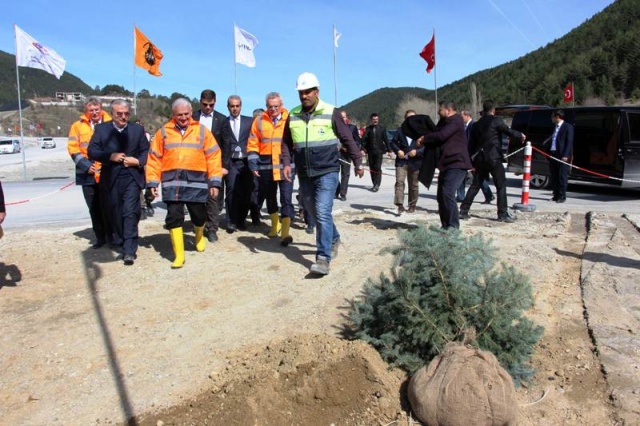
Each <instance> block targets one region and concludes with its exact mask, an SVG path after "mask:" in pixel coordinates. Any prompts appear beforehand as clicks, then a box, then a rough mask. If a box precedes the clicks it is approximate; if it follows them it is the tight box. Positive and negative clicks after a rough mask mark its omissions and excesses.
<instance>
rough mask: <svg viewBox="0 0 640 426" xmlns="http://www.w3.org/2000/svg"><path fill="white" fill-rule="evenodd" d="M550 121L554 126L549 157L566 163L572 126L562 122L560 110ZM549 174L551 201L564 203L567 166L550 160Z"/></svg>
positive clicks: (568, 156) (569, 156)
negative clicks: (551, 190) (551, 191)
mask: <svg viewBox="0 0 640 426" xmlns="http://www.w3.org/2000/svg"><path fill="white" fill-rule="evenodd" d="M551 121H552V122H553V123H554V125H555V126H554V130H553V134H552V135H551V147H550V154H551V157H553V158H556V159H559V160H562V161H564V162H565V163H567V162H568V161H569V159H570V158H571V155H572V154H573V126H572V125H571V124H569V123H567V122H566V121H564V111H562V110H561V109H559V110H556V111H554V112H553V113H552V114H551ZM549 173H550V174H551V188H552V189H553V198H551V201H555V202H556V203H564V202H565V201H566V200H567V179H568V177H569V166H568V165H567V164H563V163H560V162H558V161H555V160H553V159H552V160H551V161H549Z"/></svg>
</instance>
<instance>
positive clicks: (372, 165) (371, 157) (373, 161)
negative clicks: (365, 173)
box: [367, 152, 384, 187]
mask: <svg viewBox="0 0 640 426" xmlns="http://www.w3.org/2000/svg"><path fill="white" fill-rule="evenodd" d="M383 156H384V154H383V153H374V152H372V153H369V154H368V155H367V160H368V162H369V172H370V173H371V182H372V183H373V186H376V187H379V186H380V182H382V157H383Z"/></svg>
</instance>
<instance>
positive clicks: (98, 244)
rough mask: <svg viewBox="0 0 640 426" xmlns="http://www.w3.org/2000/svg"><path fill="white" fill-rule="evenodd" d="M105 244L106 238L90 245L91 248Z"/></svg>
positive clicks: (97, 247)
mask: <svg viewBox="0 0 640 426" xmlns="http://www.w3.org/2000/svg"><path fill="white" fill-rule="evenodd" d="M105 244H107V240H98V241H96V242H95V244H93V245H92V246H91V248H92V249H99V248H100V247H102V246H103V245H105Z"/></svg>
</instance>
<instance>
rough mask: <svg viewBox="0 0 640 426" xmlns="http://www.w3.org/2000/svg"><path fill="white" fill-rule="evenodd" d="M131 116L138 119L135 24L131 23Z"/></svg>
mask: <svg viewBox="0 0 640 426" xmlns="http://www.w3.org/2000/svg"><path fill="white" fill-rule="evenodd" d="M133 115H135V116H136V118H137V117H138V94H137V93H136V24H135V22H134V23H133Z"/></svg>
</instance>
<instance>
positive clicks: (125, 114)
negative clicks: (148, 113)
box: [114, 112, 129, 117]
mask: <svg viewBox="0 0 640 426" xmlns="http://www.w3.org/2000/svg"><path fill="white" fill-rule="evenodd" d="M114 114H115V115H116V116H117V117H128V116H129V113H128V112H116V113H114Z"/></svg>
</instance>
